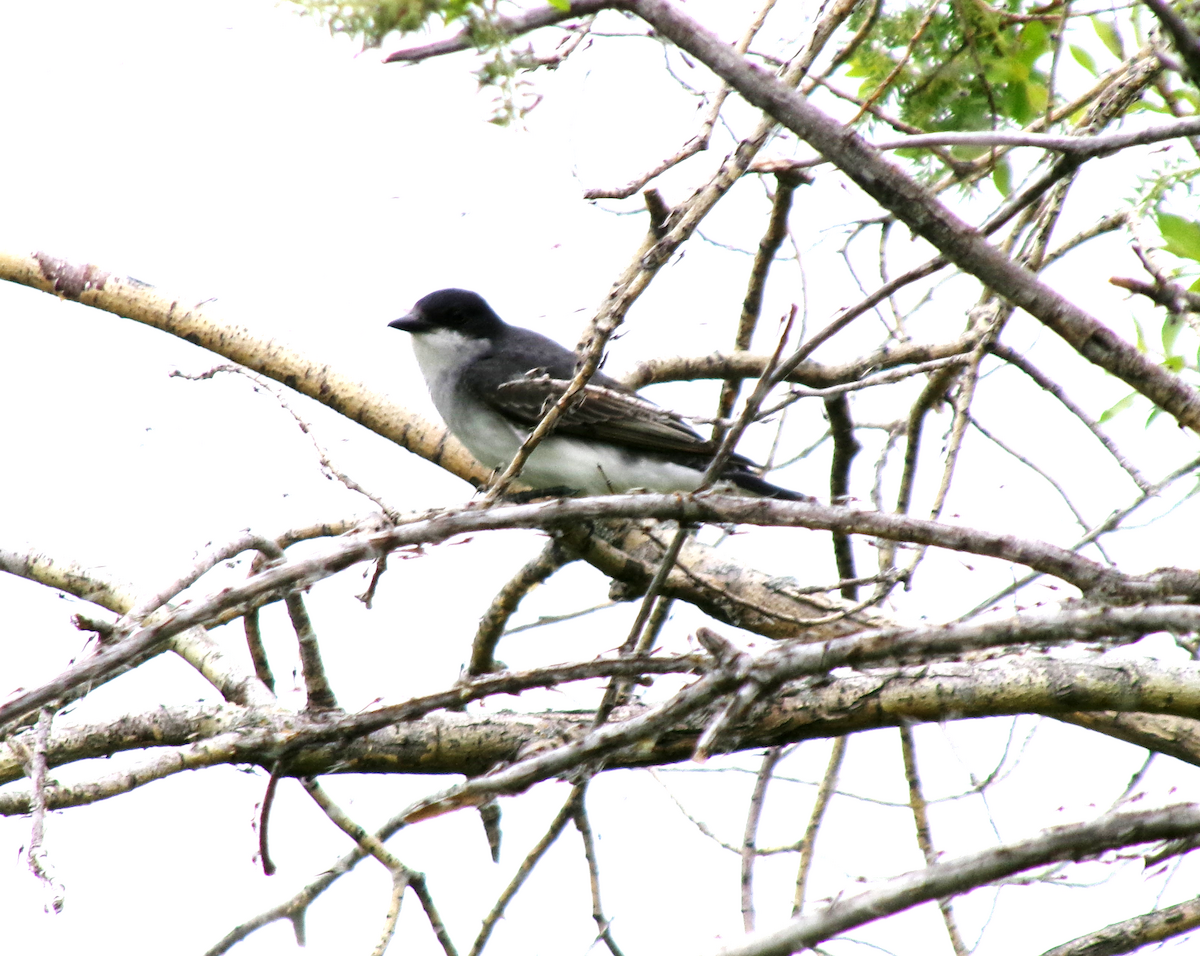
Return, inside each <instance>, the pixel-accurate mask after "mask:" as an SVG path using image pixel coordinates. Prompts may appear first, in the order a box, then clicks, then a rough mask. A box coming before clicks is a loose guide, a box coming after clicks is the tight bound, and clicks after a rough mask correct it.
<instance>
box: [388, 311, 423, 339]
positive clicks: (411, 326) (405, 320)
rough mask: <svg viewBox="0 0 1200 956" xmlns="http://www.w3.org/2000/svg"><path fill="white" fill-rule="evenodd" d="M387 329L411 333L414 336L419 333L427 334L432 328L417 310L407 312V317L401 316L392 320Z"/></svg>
mask: <svg viewBox="0 0 1200 956" xmlns="http://www.w3.org/2000/svg"><path fill="white" fill-rule="evenodd" d="M388 328H389V329H399V330H400V331H401V332H412V333H413V334H414V335H416V334H417V333H420V332H428V331H430V330H431V329H432V328H433V326H432V325H430V324H429V320H428V319H426V318H425V316H424V315H422V314H421V313H420V311H418V310H415V309H414V310H413V311H412V312H409V313H408V315H402V316H400V318H398V319H392V321H391V322H389V323H388Z"/></svg>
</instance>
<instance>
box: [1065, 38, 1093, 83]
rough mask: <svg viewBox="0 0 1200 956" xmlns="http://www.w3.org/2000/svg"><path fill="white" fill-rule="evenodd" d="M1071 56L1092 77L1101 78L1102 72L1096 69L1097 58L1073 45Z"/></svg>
mask: <svg viewBox="0 0 1200 956" xmlns="http://www.w3.org/2000/svg"><path fill="white" fill-rule="evenodd" d="M1070 49H1071V56H1073V57H1075V62H1076V63H1078V64H1079V65H1080V66H1082V67H1083V68H1084V69H1085V70H1087V71H1088V72H1089V73H1091V74H1092V76H1099V75H1100V71H1099V70H1097V69H1096V58H1095V57H1093V56H1092V55H1091V54H1090V53H1088V51H1087V50H1085V49H1084V48H1083V47H1081V46H1078V45H1077V44H1074V43H1072V44H1071V47H1070Z"/></svg>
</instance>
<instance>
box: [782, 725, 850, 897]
mask: <svg viewBox="0 0 1200 956" xmlns="http://www.w3.org/2000/svg"><path fill="white" fill-rule="evenodd" d="M849 739H850V738H849V737H837V738H835V739H834V741H833V750H832V751H831V752H830V754H829V764H828V766H826V768H825V776H824V777H823V778H822V779H821V786H820V787H818V788H817V795H816V798H815V799H814V801H813V808H812V812H811V813H810V814H809V816H808V827H807V828H806V829H805V831H804V837H803V839H802V840H801V841H800V865H799V867H798V868H797V870H796V892H795V893H794V895H793V896H792V916H798V915H799V914H800V911H801V910H803V909H804V894H805V890H806V888H807V886H808V873H809V870H810V869H812V860H813V850H814V848H815V847H816V845H817V834H818V833H819V832H820V829H821V821H822V820H823V819H824V818H825V810H826V808H827V807H828V806H829V798H830V797H832V796H833V795H834V793H836V792H837V782H838V775H839V774H840V773H841V772H842V761H843V760H844V759H845V757H846V741H848V740H849Z"/></svg>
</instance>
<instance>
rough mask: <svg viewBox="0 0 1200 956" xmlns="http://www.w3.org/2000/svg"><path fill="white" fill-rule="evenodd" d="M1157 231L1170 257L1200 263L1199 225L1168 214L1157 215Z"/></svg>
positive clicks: (1193, 221)
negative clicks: (1179, 257)
mask: <svg viewBox="0 0 1200 956" xmlns="http://www.w3.org/2000/svg"><path fill="white" fill-rule="evenodd" d="M1158 231H1159V232H1161V233H1162V237H1163V240H1164V241H1165V242H1166V250H1167V252H1169V253H1171V254H1172V255H1176V256H1181V257H1182V258H1184V259H1193V260H1195V261H1196V262H1200V223H1197V222H1196V221H1195V220H1192V219H1184V218H1183V217H1182V216H1174V215H1172V214H1171V213H1169V212H1160V213H1159V214H1158Z"/></svg>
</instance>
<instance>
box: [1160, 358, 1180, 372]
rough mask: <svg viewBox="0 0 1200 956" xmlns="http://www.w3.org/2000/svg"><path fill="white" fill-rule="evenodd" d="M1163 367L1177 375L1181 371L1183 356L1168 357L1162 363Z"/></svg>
mask: <svg viewBox="0 0 1200 956" xmlns="http://www.w3.org/2000/svg"><path fill="white" fill-rule="evenodd" d="M1163 367H1164V368H1167V369H1170V370H1171V371H1172V372H1174V373H1175V374H1177V375H1178V374H1179V373H1180V372H1182V371H1183V356H1182V355H1171V356H1169V357H1168V358H1167V359H1166V361H1164V362H1163Z"/></svg>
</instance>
